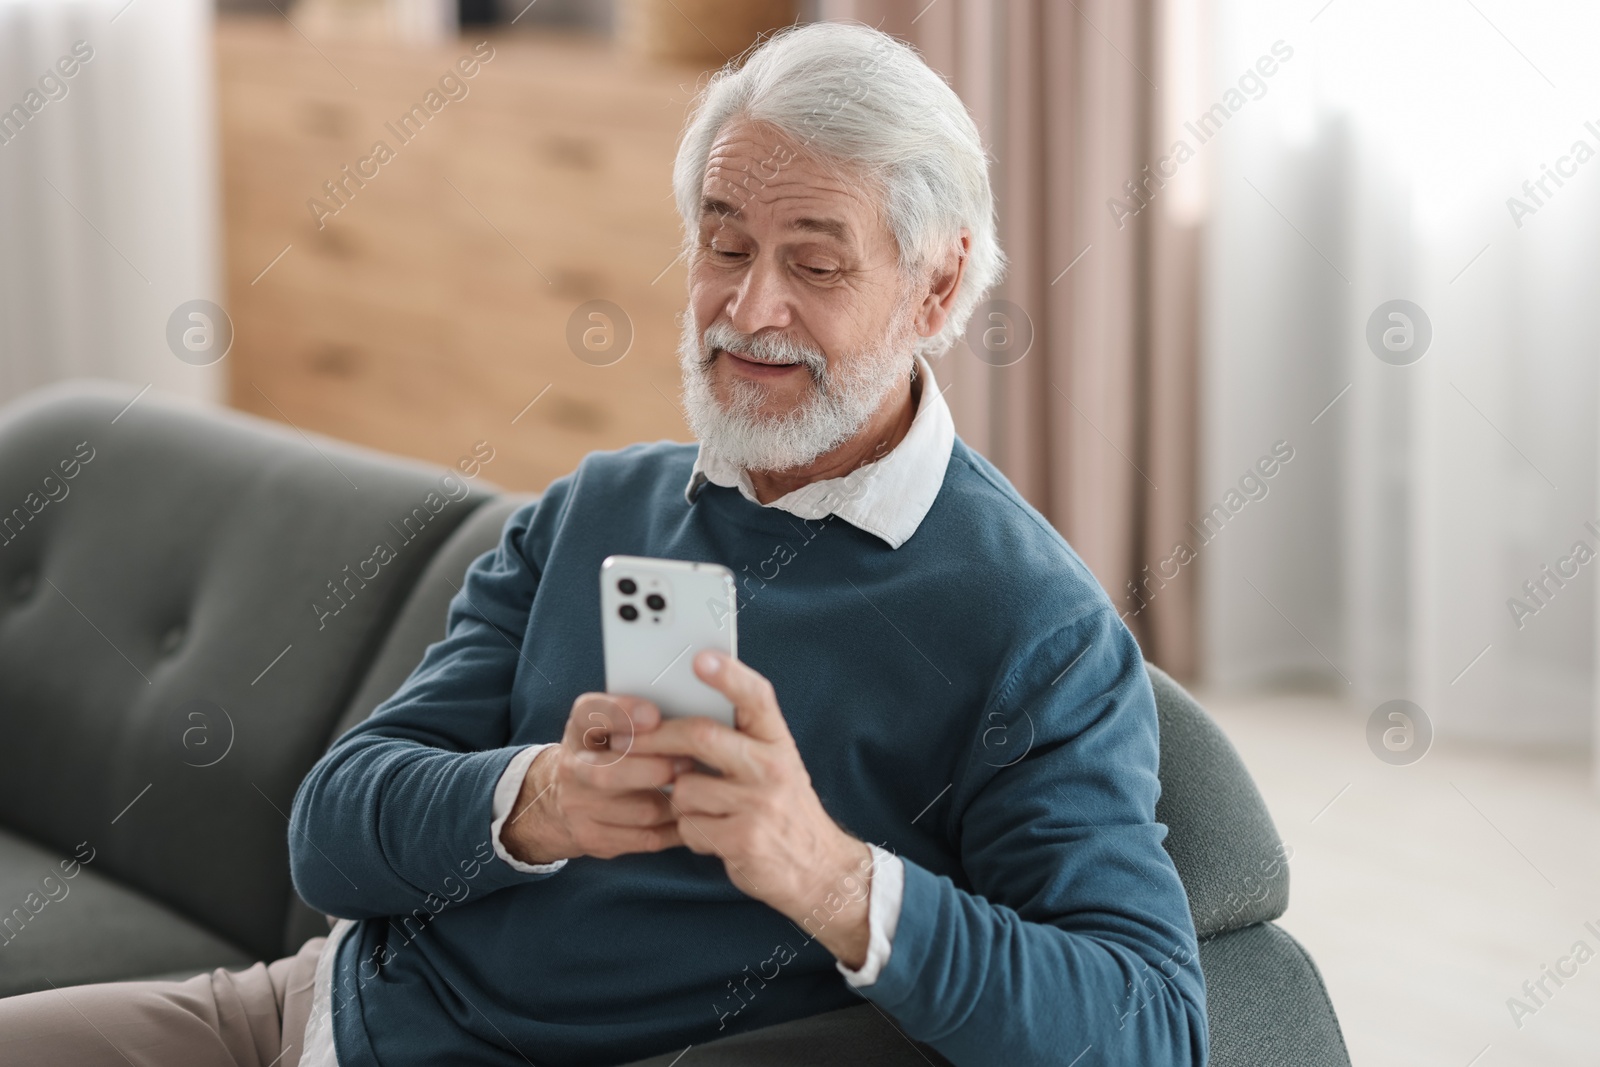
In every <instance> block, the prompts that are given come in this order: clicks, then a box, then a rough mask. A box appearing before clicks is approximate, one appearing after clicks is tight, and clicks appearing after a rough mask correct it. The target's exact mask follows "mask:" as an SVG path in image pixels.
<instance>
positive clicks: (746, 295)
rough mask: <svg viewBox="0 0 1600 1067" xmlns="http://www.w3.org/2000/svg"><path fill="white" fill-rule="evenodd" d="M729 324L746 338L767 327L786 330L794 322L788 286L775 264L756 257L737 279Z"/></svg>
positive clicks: (730, 305)
mask: <svg viewBox="0 0 1600 1067" xmlns="http://www.w3.org/2000/svg"><path fill="white" fill-rule="evenodd" d="M728 321H729V322H730V323H731V324H732V325H733V328H734V329H736V330H738V331H739V332H740V333H742V334H745V335H751V334H756V333H759V332H761V331H762V330H764V329H766V328H767V327H769V326H770V327H775V328H777V329H780V330H781V329H787V328H788V327H789V326H790V324H791V323H792V322H793V321H794V317H793V315H792V314H791V312H790V308H789V297H788V293H787V287H786V286H785V284H784V279H783V276H782V273H781V271H780V269H779V266H778V264H776V263H773V262H772V261H771V260H769V259H766V258H765V257H760V256H758V257H756V259H755V260H754V261H753V262H752V263H751V264H750V266H749V268H748V269H747V270H746V271H745V272H744V276H743V277H742V278H741V279H740V280H739V285H738V287H737V288H736V289H735V290H734V293H733V299H732V301H730V302H729V304H728Z"/></svg>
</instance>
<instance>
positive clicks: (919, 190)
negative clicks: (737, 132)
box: [672, 22, 1005, 359]
mask: <svg viewBox="0 0 1600 1067" xmlns="http://www.w3.org/2000/svg"><path fill="white" fill-rule="evenodd" d="M736 64H738V60H737V59H736V60H734V61H733V62H730V63H729V64H728V65H727V66H725V67H723V68H722V69H721V70H719V71H717V72H716V73H715V74H713V75H712V76H711V79H710V81H708V82H707V83H706V85H705V87H704V88H703V89H701V90H700V93H699V94H698V96H697V97H696V99H695V102H694V106H693V108H692V110H691V111H690V113H689V119H688V122H687V123H686V125H685V127H684V131H683V137H682V139H681V140H680V141H679V143H678V155H677V159H676V160H675V161H674V163H673V168H672V189H673V194H674V196H675V197H676V199H677V203H678V212H679V214H681V215H682V216H683V224H684V231H685V240H686V242H687V247H693V245H694V242H695V241H696V238H697V235H698V233H699V227H700V205H701V199H702V192H701V190H702V184H703V182H704V181H705V173H706V162H707V160H708V158H709V157H710V154H711V146H712V145H713V144H714V143H715V142H716V139H717V135H718V134H719V133H720V132H721V130H722V128H723V127H724V126H725V125H726V124H727V123H728V122H729V121H730V120H732V119H735V118H740V117H742V118H745V119H748V120H750V121H753V122H760V123H764V124H767V125H771V126H773V127H775V128H777V129H778V130H779V131H781V132H782V133H783V134H785V135H786V136H787V137H789V138H790V139H792V140H794V141H795V142H797V143H798V144H799V145H800V146H801V147H802V148H803V149H804V150H806V151H808V152H809V153H811V154H812V155H814V156H815V157H817V158H819V159H820V160H822V161H825V162H827V163H829V164H832V165H836V166H840V167H843V168H847V169H848V170H849V171H851V172H852V173H854V174H856V175H859V176H860V177H861V178H863V179H865V180H867V181H868V182H870V183H872V184H873V185H874V186H875V187H876V190H877V191H878V193H879V194H880V196H881V201H880V208H881V210H882V212H883V215H884V219H885V221H886V222H887V224H888V227H889V231H890V232H891V233H892V234H893V235H894V238H895V242H896V244H897V245H898V246H899V259H900V270H901V274H902V276H903V278H904V279H905V280H906V281H908V282H909V281H911V280H913V279H919V280H920V278H921V276H923V275H925V274H926V272H927V271H928V270H929V269H930V268H932V267H934V266H936V265H937V264H938V263H939V262H940V261H941V260H942V259H943V258H944V256H945V255H946V254H947V253H948V252H949V251H950V249H952V248H959V240H960V231H961V229H962V228H963V227H965V228H966V229H967V231H968V232H969V233H970V235H971V245H970V247H969V249H968V253H967V262H966V269H965V273H964V275H963V277H962V279H961V286H960V289H959V290H958V291H957V293H956V299H955V303H954V304H953V305H952V307H951V310H950V315H949V317H948V319H947V320H946V322H945V324H944V327H943V328H942V329H940V331H939V332H938V333H937V334H936V335H934V336H933V337H931V338H926V339H922V338H919V339H918V351H919V352H920V353H921V354H922V355H924V356H926V357H927V358H929V359H933V358H937V357H938V356H941V355H943V354H944V353H945V352H947V351H948V350H949V349H950V347H951V345H953V344H954V343H955V341H956V339H957V338H958V337H960V336H961V334H962V332H963V331H964V330H965V329H966V326H967V320H968V319H969V318H970V317H971V315H972V312H973V309H974V308H976V307H977V305H978V302H979V301H980V300H982V299H983V297H984V295H985V294H986V293H987V292H988V291H989V290H990V289H991V288H992V287H993V286H994V284H995V283H996V282H997V281H999V279H1000V275H1001V274H1002V273H1003V272H1004V270H1005V254H1004V253H1003V252H1002V251H1001V250H1000V243H999V240H998V238H997V236H996V224H995V205H994V195H993V193H992V192H991V190H990V188H989V158H988V156H987V154H986V153H985V151H984V148H983V139H982V138H981V137H980V136H979V134H978V127H977V125H976V124H975V123H974V122H973V121H972V116H971V115H969V114H968V113H967V109H966V106H965V105H964V104H963V103H962V102H961V98H960V97H958V96H957V95H956V93H955V90H953V89H951V88H950V86H949V85H948V84H947V83H946V82H945V81H944V79H943V78H941V77H939V75H938V74H936V73H934V71H933V70H932V68H930V67H929V66H928V65H927V64H926V63H924V62H923V61H922V57H921V56H919V55H918V54H917V52H916V50H915V49H913V48H912V47H911V46H910V45H908V44H905V43H904V42H902V41H899V40H896V39H895V38H893V37H891V36H889V35H888V34H886V33H882V32H880V31H878V30H875V29H872V28H871V27H869V26H864V25H861V24H860V23H852V22H813V23H809V24H806V25H800V26H793V27H789V28H786V29H783V30H780V31H779V32H777V33H775V34H773V35H772V37H771V38H769V39H768V40H767V41H766V42H765V43H763V44H761V45H760V46H759V47H757V48H755V49H754V50H753V51H751V52H749V53H747V54H746V57H745V60H744V62H743V64H742V65H736ZM759 177H760V176H759V175H757V180H759Z"/></svg>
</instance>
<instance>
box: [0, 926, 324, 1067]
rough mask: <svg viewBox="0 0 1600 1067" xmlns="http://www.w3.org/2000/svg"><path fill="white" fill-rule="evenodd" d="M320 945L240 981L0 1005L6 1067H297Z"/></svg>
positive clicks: (72, 990)
mask: <svg viewBox="0 0 1600 1067" xmlns="http://www.w3.org/2000/svg"><path fill="white" fill-rule="evenodd" d="M327 940H328V939H327V938H325V937H314V938H312V939H311V940H309V941H307V942H306V943H305V945H304V946H302V947H301V949H300V951H299V952H298V953H296V954H295V955H293V956H285V957H284V958H283V959H280V960H274V961H273V962H272V963H257V964H255V965H253V966H251V967H248V968H246V969H245V970H242V971H228V970H224V969H223V968H221V967H219V968H217V969H216V970H214V971H212V972H211V973H210V974H201V975H196V976H195V977H193V978H190V979H188V980H187V981H182V982H106V983H103V984H98V985H79V986H65V987H62V988H60V989H47V990H44V991H42V992H39V993H25V994H23V995H22V996H16V997H5V998H0V1064H5V1065H6V1067H58V1065H71V1067H128V1065H129V1064H132V1065H133V1067H298V1065H299V1063H300V1046H301V1044H302V1042H303V1039H304V1036H305V1030H306V1020H307V1018H308V1017H309V1016H310V1013H311V989H312V979H313V978H314V977H315V975H316V973H317V959H318V958H319V957H320V956H321V954H322V947H323V945H324V944H325V943H326V942H327Z"/></svg>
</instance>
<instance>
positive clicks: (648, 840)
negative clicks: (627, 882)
mask: <svg viewBox="0 0 1600 1067" xmlns="http://www.w3.org/2000/svg"><path fill="white" fill-rule="evenodd" d="M681 844H683V835H682V834H681V833H680V831H679V827H678V825H677V824H676V823H673V822H665V823H661V824H659V825H656V826H640V827H605V826H601V827H597V832H596V834H595V836H594V839H593V840H592V841H591V842H590V843H589V844H588V846H587V847H586V849H585V852H586V853H587V854H588V855H591V856H598V857H600V858H602V859H609V858H611V857H612V856H621V855H623V854H624V853H628V852H660V851H662V850H664V849H669V848H676V847H678V846H679V845H681Z"/></svg>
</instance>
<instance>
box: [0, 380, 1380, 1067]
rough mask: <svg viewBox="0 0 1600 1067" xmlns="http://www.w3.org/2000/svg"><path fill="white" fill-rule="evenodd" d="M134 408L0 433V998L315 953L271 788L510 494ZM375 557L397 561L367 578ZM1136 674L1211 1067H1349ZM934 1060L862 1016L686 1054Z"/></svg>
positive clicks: (18, 422)
mask: <svg viewBox="0 0 1600 1067" xmlns="http://www.w3.org/2000/svg"><path fill="white" fill-rule="evenodd" d="M138 393H139V390H138V389H137V388H135V387H131V386H126V385H122V384H118V383H112V382H104V381H86V380H80V381H74V382H68V383H62V384H59V385H55V386H51V387H49V388H46V389H41V390H38V391H37V392H34V393H31V394H29V395H28V396H26V397H24V398H22V399H21V400H19V401H17V402H15V403H13V404H11V405H10V406H8V407H7V408H5V409H4V410H3V411H0V738H3V740H0V995H9V994H14V993H22V992H28V991H33V990H38V989H46V988H49V987H51V986H65V985H69V984H74V983H81V982H98V981H109V980H116V979H126V978H142V977H154V976H164V977H165V976H176V975H188V974H195V973H199V972H200V971H203V970H207V969H210V968H212V967H218V966H224V967H231V966H242V965H245V964H248V963H250V962H253V961H255V960H257V959H273V958H276V957H278V956H281V955H285V954H288V953H291V952H293V951H294V950H295V949H296V948H297V947H298V946H299V945H300V944H301V943H302V942H303V941H304V939H305V938H307V937H310V936H314V935H316V934H318V933H323V932H326V929H327V926H326V922H325V920H324V919H323V917H322V916H320V915H317V914H315V913H314V912H312V911H311V910H310V909H309V908H307V907H306V906H305V905H304V904H303V903H302V902H300V901H299V899H298V898H297V897H296V895H295V892H294V889H293V887H292V885H291V883H290V879H289V864H288V851H287V833H288V830H287V822H286V814H287V812H288V810H289V804H290V800H291V798H292V797H293V795H294V791H295V787H296V785H297V784H298V783H299V781H300V779H301V777H302V776H303V775H304V774H305V773H306V771H307V770H308V769H309V768H310V767H311V765H312V764H313V763H314V762H315V761H316V759H317V757H318V756H319V755H320V754H321V753H322V752H323V751H324V750H325V749H326V748H327V747H328V745H329V744H330V743H331V742H332V741H333V739H334V738H335V737H337V736H338V735H339V734H340V733H342V732H343V731H344V730H345V729H346V728H348V727H349V726H350V725H351V724H353V723H355V722H357V721H359V720H360V719H362V718H363V717H365V716H366V715H367V714H369V713H370V712H371V710H372V709H373V708H374V707H375V706H376V705H377V704H378V703H379V702H380V701H382V700H383V699H384V698H385V697H387V696H388V695H389V694H391V693H392V692H394V691H395V689H396V688H398V686H399V685H400V683H401V682H402V681H403V680H404V679H405V678H406V676H407V675H408V674H409V673H410V671H411V669H412V667H413V666H414V665H415V664H416V663H417V661H418V660H419V659H420V658H421V656H422V652H423V650H424V649H425V648H426V646H427V645H428V644H429V643H430V642H432V641H434V640H437V639H438V638H440V637H442V636H443V627H444V619H445V607H446V604H447V603H448V601H449V599H450V597H451V596H452V595H453V593H454V591H455V588H456V586H457V585H458V584H459V582H460V580H461V576H462V574H463V572H464V571H465V570H466V568H467V565H468V564H469V563H470V562H471V561H472V560H473V559H474V558H476V557H477V556H478V555H480V554H481V553H483V552H484V551H487V550H488V549H489V548H491V547H493V545H494V544H495V542H496V540H497V539H498V537H499V534H500V530H501V527H502V525H503V523H504V522H505V520H506V518H507V517H508V516H509V515H510V514H511V512H512V511H513V510H515V508H516V507H517V506H518V505H520V504H521V503H523V502H524V501H526V500H527V499H528V498H527V497H525V496H512V495H507V494H504V493H502V492H500V491H499V490H498V489H497V488H496V487H495V486H493V485H492V484H490V483H489V482H488V481H487V480H486V479H487V477H488V476H489V475H490V474H491V473H492V464H491V465H490V466H489V467H488V468H486V469H485V470H484V471H482V472H479V473H478V474H477V477H475V478H467V477H466V476H465V475H464V474H462V472H460V471H455V472H452V471H450V470H449V469H446V468H437V467H433V466H430V465H427V464H423V463H418V462H415V461H411V460H405V459H401V458H398V457H395V456H390V455H385V454H381V453H378V452H374V451H371V450H368V449H363V448H359V447H356V446H352V445H349V444H344V443H341V442H337V441H334V440H331V439H327V438H323V437H319V436H316V435H305V434H300V433H298V432H296V431H294V430H292V429H288V428H286V427H283V426H280V425H279V424H276V423H271V422H267V421H264V420H261V419H257V418H254V417H251V416H246V415H242V414H239V413H236V412H226V411H217V410H213V409H209V408H204V407H200V406H197V405H193V404H190V403H187V402H184V401H179V400H173V399H168V398H164V397H162V396H161V395H160V394H159V393H156V392H154V391H152V392H149V393H146V394H144V395H143V396H138ZM136 397H137V399H135V398H136ZM130 403H131V406H130ZM494 443H495V445H496V446H497V447H498V448H502V449H504V448H510V447H514V446H513V445H512V444H511V443H510V442H509V441H504V442H502V441H498V440H497V441H495V442H494ZM467 450H468V443H466V442H463V452H464V453H465V452H466V451H467ZM430 494H431V495H430ZM379 540H385V541H387V542H388V543H389V544H390V545H391V546H393V547H394V548H395V549H396V551H395V554H394V558H392V559H391V560H389V561H388V562H386V563H384V564H383V565H382V566H381V567H380V568H379V570H378V574H377V575H376V577H371V578H369V579H363V578H362V577H360V575H359V574H358V573H357V565H358V564H359V563H361V561H363V560H367V559H368V558H369V557H371V556H372V555H373V547H374V545H375V544H376V542H377V541H379ZM367 573H369V574H370V568H368V569H367ZM1150 675H1151V679H1152V681H1153V683H1154V686H1155V691H1156V696H1157V701H1158V705H1159V709H1160V716H1161V763H1162V769H1161V779H1162V786H1163V792H1162V798H1161V804H1160V808H1159V811H1158V815H1159V816H1160V818H1161V820H1162V821H1163V822H1165V823H1166V824H1167V825H1168V826H1169V827H1170V834H1169V836H1168V838H1167V848H1168V851H1169V852H1170V854H1171V855H1172V858H1173V860H1174V861H1175V863H1176V865H1177V868H1178V871H1179V873H1180V874H1181V875H1182V877H1183V881H1184V884H1185V886H1186V887H1187V889H1188V893H1189V902H1190V907H1191V909H1192V911H1193V913H1194V917H1195V923H1196V927H1197V929H1198V931H1199V934H1200V937H1201V939H1202V946H1201V961H1202V964H1203V967H1204V970H1205V974H1206V983H1207V991H1208V1004H1209V1013H1210V1024H1211V1050H1212V1057H1211V1062H1212V1063H1213V1064H1216V1065H1217V1067H1239V1065H1269V1064H1270V1065H1276V1067H1281V1065H1306V1067H1311V1065H1316V1067H1322V1065H1329V1067H1335V1065H1347V1064H1348V1062H1349V1060H1348V1056H1347V1054H1346V1052H1345V1048H1344V1043H1343V1039H1342V1037H1341V1035H1340V1031H1339V1025H1338V1020H1337V1018H1336V1017H1335V1015H1334V1012H1333V1009H1332V1006H1331V1004H1330V1003H1329V1001H1328V997H1327V994H1326V992H1325V990H1324V988H1323V985H1322V981H1321V978H1320V977H1319V975H1318V973H1317V969H1316V966H1315V965H1314V964H1313V963H1312V961H1311V959H1310V958H1309V957H1308V956H1307V955H1306V953H1305V952H1304V950H1302V949H1301V947H1300V946H1299V945H1298V944H1297V943H1296V942H1295V940H1294V939H1293V938H1292V937H1290V936H1289V935H1288V934H1287V933H1285V932H1284V931H1283V930H1282V929H1280V928H1279V927H1278V926H1276V925H1275V924H1274V923H1273V921H1272V920H1273V919H1275V918H1277V917H1278V916H1280V915H1282V914H1283V912H1284V909H1285V908H1286V906H1287V904H1288V899H1289V879H1288V866H1287V864H1286V863H1285V862H1284V861H1283V850H1282V848H1281V845H1280V841H1279V838H1278V834H1277V831H1276V830H1275V828H1274V827H1273V824H1272V821H1271V818H1270V817H1269V816H1268V814H1267V811H1266V808H1265V807H1264V806H1263V804H1262V801H1261V798H1260V795H1259V794H1258V793H1257V791H1256V789H1255V786H1254V784H1253V783H1252V782H1251V780H1250V777H1249V774H1248V773H1247V772H1246V771H1245V769H1244V767H1243V765H1242V764H1241V763H1240V761H1239V758H1238V756H1237V754H1236V753H1235V752H1234V750H1233V747H1232V746H1231V745H1230V744H1229V742H1228V740H1227V738H1226V737H1225V736H1224V735H1223V734H1222V733H1221V731H1220V730H1219V729H1218V728H1217V726H1216V725H1215V724H1214V723H1213V722H1212V721H1211V719H1210V718H1209V717H1208V716H1207V715H1206V713H1205V711H1204V710H1203V709H1201V708H1200V707H1199V705H1197V704H1196V703H1195V702H1194V701H1193V699H1191V698H1190V697H1189V695H1188V694H1187V693H1185V692H1184V690H1183V689H1182V688H1181V687H1179V686H1178V685H1177V684H1176V683H1174V682H1173V681H1172V680H1171V679H1170V678H1168V677H1167V676H1166V675H1165V674H1163V673H1162V672H1161V671H1160V670H1158V669H1156V668H1153V667H1152V668H1151V670H1150ZM677 1054H678V1053H677V1051H676V1050H674V1051H673V1052H670V1053H667V1054H664V1055H663V1056H660V1057H657V1058H653V1059H650V1060H647V1061H643V1062H644V1063H648V1064H651V1065H658V1067H667V1065H668V1064H670V1063H672V1062H673V1057H674V1056H676V1055H677ZM943 1062H945V1061H944V1059H943V1057H941V1056H939V1054H938V1053H937V1052H935V1051H934V1050H932V1049H931V1048H929V1047H927V1046H924V1045H919V1044H918V1043H916V1042H913V1041H912V1040H910V1039H909V1038H908V1037H906V1036H905V1035H904V1034H902V1033H901V1032H900V1031H899V1030H898V1029H897V1028H896V1027H895V1024H894V1021H893V1020H892V1019H890V1018H889V1017H888V1016H886V1015H884V1014H883V1013H882V1012H880V1011H879V1010H877V1009H876V1008H875V1007H874V1006H873V1005H871V1004H865V1003H864V1004H862V1005H860V1006H857V1007H852V1008H849V1009H845V1010H842V1011H837V1012H831V1013H828V1014H826V1015H820V1016H815V1017H812V1018H808V1019H802V1020H799V1021H796V1022H792V1023H789V1024H786V1025H783V1026H777V1027H773V1028H771V1029H768V1030H763V1031H757V1032H753V1033H747V1034H742V1035H738V1036H735V1037H731V1038H725V1039H723V1040H721V1041H718V1042H715V1043H713V1044H709V1045H705V1046H701V1047H699V1048H698V1049H696V1051H695V1053H694V1056H693V1063H694V1064H695V1065H697V1067H704V1065H712V1064H736V1063H738V1064H749V1063H756V1064H768V1065H801V1064H823V1063H828V1064H834V1063H841V1064H842V1063H851V1064H855V1063H861V1064H868V1063H870V1064H890V1065H895V1064H907V1065H912V1064H923V1063H943Z"/></svg>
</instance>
